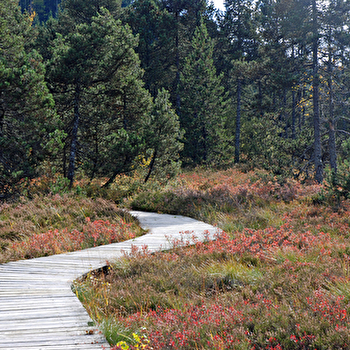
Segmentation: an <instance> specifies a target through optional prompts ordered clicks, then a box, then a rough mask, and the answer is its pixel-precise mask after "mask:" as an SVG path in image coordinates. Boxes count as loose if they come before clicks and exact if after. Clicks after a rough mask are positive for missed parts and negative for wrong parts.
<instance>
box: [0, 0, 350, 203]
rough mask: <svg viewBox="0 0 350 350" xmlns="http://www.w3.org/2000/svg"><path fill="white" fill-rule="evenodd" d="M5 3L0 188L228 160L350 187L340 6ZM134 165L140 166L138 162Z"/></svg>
mask: <svg viewBox="0 0 350 350" xmlns="http://www.w3.org/2000/svg"><path fill="white" fill-rule="evenodd" d="M225 8H226V10H225V11H224V12H219V11H216V9H215V8H214V7H213V5H212V4H211V3H209V2H207V1H206V0H134V1H132V0H129V1H125V0H124V1H121V0H62V1H58V0H20V1H19V2H18V0H0V28H1V29H0V31H1V36H0V77H1V78H0V144H1V146H0V191H1V195H2V197H7V196H8V195H11V194H12V193H13V192H14V191H16V186H17V185H18V184H19V183H23V182H24V181H26V180H27V179H31V178H34V177H36V176H38V175H40V174H41V173H42V172H43V171H48V169H49V170H50V171H52V172H54V173H60V174H62V176H64V177H65V178H67V179H68V181H69V182H70V183H71V184H73V181H74V179H75V178H76V176H77V174H78V173H79V174H84V176H87V177H89V178H90V179H94V178H96V177H104V178H106V182H105V186H108V185H109V184H111V183H112V182H113V181H114V179H115V177H116V176H117V175H119V174H122V173H131V172H133V171H141V170H142V171H143V173H144V180H145V181H147V180H148V179H149V178H150V177H158V178H164V179H167V178H169V177H171V176H172V175H173V174H175V173H176V172H177V171H178V170H179V169H180V167H181V166H183V167H194V166H198V165H200V166H211V167H225V166H228V165H232V164H233V163H240V164H242V166H246V167H247V168H249V167H257V168H263V169H266V170H269V171H272V172H273V173H274V174H275V175H281V176H295V177H297V178H299V179H305V178H308V179H314V180H315V181H317V182H319V183H321V182H322V181H323V180H324V179H325V177H326V175H327V174H330V176H331V178H332V179H333V180H332V181H334V182H335V183H336V182H337V181H338V182H339V181H343V182H345V183H347V184H348V185H349V187H350V175H348V169H349V162H348V159H349V156H350V141H349V137H348V136H349V135H350V116H349V102H350V100H349V98H350V64H349V59H350V50H349V48H350V33H349V27H348V25H347V23H349V15H350V2H349V1H347V0H329V1H321V0H258V1H256V0H225ZM140 169H141V170H140Z"/></svg>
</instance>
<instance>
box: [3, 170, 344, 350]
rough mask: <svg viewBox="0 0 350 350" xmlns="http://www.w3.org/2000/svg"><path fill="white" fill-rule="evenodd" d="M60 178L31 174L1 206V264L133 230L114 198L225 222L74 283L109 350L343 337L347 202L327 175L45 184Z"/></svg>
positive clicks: (280, 345) (319, 343)
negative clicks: (317, 179) (210, 232)
mask: <svg viewBox="0 0 350 350" xmlns="http://www.w3.org/2000/svg"><path fill="white" fill-rule="evenodd" d="M58 184H59V181H58V180H57V181H56V182H55V181H51V182H48V181H47V179H39V180H36V181H35V182H34V183H33V184H32V186H31V188H30V189H29V191H28V196H27V197H20V198H18V199H17V200H16V201H13V202H8V203H3V204H2V206H1V212H0V217H1V247H2V249H1V262H5V261H9V260H15V259H23V258H31V257H37V256H43V255H49V254H54V253H60V252H63V251H69V250H76V249H83V248H86V247H90V246H94V245H98V244H108V243H109V242H115V241H118V240H123V239H128V238H130V237H134V236H135V235H139V234H142V230H140V229H139V228H138V227H137V223H136V222H135V221H134V220H133V219H132V218H131V217H130V216H129V215H128V214H127V213H126V212H125V211H122V210H121V209H120V207H129V208H134V209H142V210H149V211H158V212H164V213H179V214H184V215H188V216H192V217H195V218H197V219H200V220H203V221H206V222H210V223H211V224H216V225H218V226H219V227H220V228H222V229H223V230H224V232H223V233H222V234H220V235H219V236H218V237H217V239H216V240H215V241H212V242H205V243H200V242H194V244H191V245H189V244H188V242H181V241H180V242H174V247H173V249H172V250H171V251H166V252H159V253H152V254H151V253H148V252H147V249H145V250H143V251H134V252H132V253H131V254H129V255H126V256H124V258H123V259H121V260H119V261H116V262H111V265H110V266H109V267H108V269H107V270H108V271H107V272H105V273H103V274H101V273H91V274H89V275H88V276H87V277H85V278H83V279H81V280H79V281H76V282H75V284H74V291H75V293H76V294H77V296H78V297H79V298H80V300H81V301H82V302H83V304H84V305H85V307H86V309H87V310H88V312H89V313H90V315H91V317H92V318H93V319H94V320H95V321H96V323H98V324H99V325H100V327H101V329H102V330H103V332H104V334H105V335H106V337H107V339H108V340H109V342H110V344H111V345H112V346H113V350H117V349H347V348H349V347H350V326H349V312H350V309H349V307H350V304H349V303H350V248H349V246H350V245H349V243H350V234H349V223H350V203H349V202H348V201H347V200H346V199H344V198H339V196H338V197H337V198H335V196H334V193H332V192H331V191H330V190H329V189H328V190H327V188H326V186H325V185H316V184H314V183H311V182H310V183H304V184H301V183H300V182H297V181H295V180H284V181H277V180H276V178H274V177H273V176H271V175H270V174H268V173H266V172H263V171H255V172H242V171H239V170H238V169H229V170H226V171H217V172H213V171H205V170H196V171H193V172H186V173H183V174H181V175H179V176H178V177H177V178H176V179H174V180H172V181H170V182H169V183H168V184H167V185H166V186H160V185H159V184H158V183H156V182H153V183H148V184H147V189H146V187H145V185H143V182H142V179H139V178H137V177H134V178H127V177H119V178H118V179H117V180H116V182H115V183H114V184H113V186H112V187H111V189H110V190H109V191H108V192H99V191H98V190H97V189H98V188H99V187H98V184H95V185H91V184H89V185H87V184H84V182H83V181H80V182H79V184H78V185H76V186H75V188H74V189H73V190H72V191H70V192H69V191H68V190H67V191H65V190H64V189H65V187H64V186H61V188H60V191H61V194H58V193H56V194H54V193H55V192H57V191H56V190H55V187H54V186H56V185H58ZM339 190H341V189H339V188H338V194H339ZM48 193H49V194H48ZM107 196H108V198H102V197H107ZM116 203H117V204H118V205H117V204H116ZM192 243H193V242H192Z"/></svg>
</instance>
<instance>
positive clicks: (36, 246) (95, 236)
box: [10, 218, 135, 259]
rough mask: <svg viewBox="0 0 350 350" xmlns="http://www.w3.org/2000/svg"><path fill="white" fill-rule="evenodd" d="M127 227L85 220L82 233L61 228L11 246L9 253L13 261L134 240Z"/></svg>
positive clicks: (35, 235)
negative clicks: (13, 258) (14, 259)
mask: <svg viewBox="0 0 350 350" xmlns="http://www.w3.org/2000/svg"><path fill="white" fill-rule="evenodd" d="M130 226H131V224H128V223H126V222H125V221H124V220H122V219H120V221H119V222H118V223H117V224H111V223H110V222H109V221H103V220H96V221H93V222H92V221H90V218H86V224H85V225H84V226H83V230H82V231H78V230H67V229H63V230H53V231H51V230H50V231H48V232H45V233H41V234H34V235H32V236H30V237H28V238H27V239H26V240H24V241H20V242H14V243H12V245H11V246H10V251H11V252H12V255H13V257H15V258H17V259H28V258H37V257H40V256H47V255H52V254H60V253H65V252H71V251H75V250H81V249H85V248H90V247H96V246H99V245H104V244H110V243H115V242H120V241H124V240H128V239H131V238H134V237H135V234H134V233H133V232H132V230H131V229H130Z"/></svg>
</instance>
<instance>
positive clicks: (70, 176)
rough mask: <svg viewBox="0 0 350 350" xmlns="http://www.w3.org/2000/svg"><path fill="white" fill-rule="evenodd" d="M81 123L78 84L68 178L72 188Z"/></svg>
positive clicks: (78, 87)
mask: <svg viewBox="0 0 350 350" xmlns="http://www.w3.org/2000/svg"><path fill="white" fill-rule="evenodd" d="M79 122H80V84H79V83H77V84H76V86H75V96H74V121H73V130H72V142H71V146H70V154H69V166H68V176H67V178H68V180H69V187H70V188H71V187H72V186H73V180H74V174H75V159H76V155H77V144H78V129H79Z"/></svg>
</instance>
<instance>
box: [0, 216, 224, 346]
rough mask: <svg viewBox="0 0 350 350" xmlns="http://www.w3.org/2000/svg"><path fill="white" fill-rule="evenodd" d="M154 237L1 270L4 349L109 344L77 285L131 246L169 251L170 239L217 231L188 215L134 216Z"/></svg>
mask: <svg viewBox="0 0 350 350" xmlns="http://www.w3.org/2000/svg"><path fill="white" fill-rule="evenodd" d="M131 213H132V214H133V215H134V216H136V217H137V218H138V219H139V221H140V223H141V226H142V227H143V228H147V229H149V233H148V234H146V235H144V236H142V237H138V238H136V239H134V240H129V241H126V242H122V243H114V244H110V245H106V246H101V247H96V248H91V249H86V250H82V251H77V252H73V253H66V254H60V255H54V256H50V257H43V258H37V259H31V260H21V261H16V262H11V263H7V264H2V265H0V349H1V350H2V349H6V350H19V349H26V350H41V349H42V350H58V349H62V350H71V349H74V350H77V349H81V350H90V349H91V350H92V349H102V348H103V347H104V348H105V349H109V345H108V343H107V341H106V340H105V338H104V337H103V335H102V334H101V333H100V332H99V330H98V329H97V328H96V326H93V323H92V320H91V319H90V317H89V315H88V314H87V312H86V311H85V309H84V307H83V306H82V305H81V304H80V302H79V300H78V299H77V298H76V296H75V294H74V293H72V291H71V285H72V282H73V281H74V280H75V279H76V278H78V277H80V276H82V275H83V274H85V273H88V272H89V271H91V270H95V269H98V268H100V267H103V266H105V265H106V261H112V260H114V259H118V258H119V257H121V256H122V254H123V251H130V249H131V247H132V245H134V246H138V247H142V246H144V245H147V246H148V249H150V250H151V251H156V250H159V249H167V248H169V247H170V246H171V242H170V241H171V240H173V239H180V238H181V237H183V236H185V237H186V236H187V239H190V238H191V236H192V235H195V236H196V237H197V239H198V240H204V239H205V234H204V232H205V231H208V232H209V233H210V237H213V235H214V234H215V233H216V232H217V229H216V228H215V227H213V226H210V225H207V224H205V223H203V222H199V221H196V220H194V219H190V218H186V217H183V216H174V215H166V214H155V213H145V212H137V211H133V212H131Z"/></svg>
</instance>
